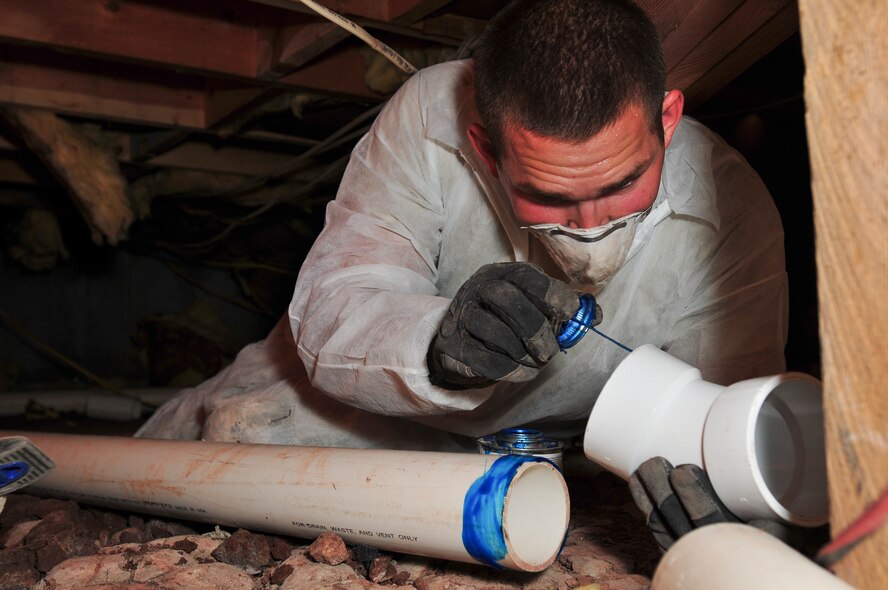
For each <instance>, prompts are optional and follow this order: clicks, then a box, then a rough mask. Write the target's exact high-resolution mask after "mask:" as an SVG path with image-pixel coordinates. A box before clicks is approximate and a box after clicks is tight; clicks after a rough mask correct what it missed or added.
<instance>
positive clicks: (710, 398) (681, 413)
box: [583, 345, 829, 526]
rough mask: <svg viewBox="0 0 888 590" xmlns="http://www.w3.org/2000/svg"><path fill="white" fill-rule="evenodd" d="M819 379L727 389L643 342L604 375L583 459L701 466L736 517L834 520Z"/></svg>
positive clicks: (813, 522) (797, 376)
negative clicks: (664, 461)
mask: <svg viewBox="0 0 888 590" xmlns="http://www.w3.org/2000/svg"><path fill="white" fill-rule="evenodd" d="M821 398H822V392H821V385H820V382H819V381H817V380H816V379H814V378H812V377H810V376H808V375H804V374H801V373H786V374H782V375H775V376H771V377H762V378H759V379H750V380H747V381H741V382H739V383H735V384H733V385H731V386H729V387H723V386H721V385H716V384H714V383H709V382H707V381H703V380H702V378H701V375H700V371H698V370H697V369H695V368H694V367H692V366H691V365H689V364H687V363H684V362H682V361H680V360H678V359H676V358H675V357H673V356H671V355H669V354H667V353H665V352H663V351H662V350H659V349H658V348H656V347H653V346H650V345H645V346H641V347H639V348H637V349H635V351H634V352H632V353H631V354H630V355H629V356H627V357H626V359H625V360H623V362H622V363H620V365H619V366H618V367H617V369H616V370H615V371H614V373H613V374H612V375H611V377H610V379H608V381H607V383H606V384H605V386H604V388H603V389H602V391H601V395H600V396H599V397H598V400H597V401H596V402H595V406H594V407H593V409H592V414H591V415H590V416H589V421H588V423H587V425H586V433H585V437H584V440H583V448H584V452H585V454H586V457H588V458H589V459H591V460H592V461H595V462H596V463H598V464H600V465H601V466H602V467H604V468H605V469H607V470H609V471H612V472H613V473H616V474H617V475H619V476H621V477H623V478H624V479H628V478H629V476H630V475H631V474H632V472H633V471H635V469H637V468H638V466H639V465H641V463H643V462H644V461H645V460H647V459H649V458H651V457H655V456H661V457H665V458H666V459H668V460H669V461H670V462H671V463H672V464H673V465H680V464H682V463H693V464H695V465H699V466H701V467H703V468H704V469H705V470H706V472H707V473H708V475H709V477H710V479H711V480H712V485H713V487H714V488H715V491H716V493H717V494H718V496H719V498H721V500H722V501H723V502H724V503H725V505H726V506H727V507H728V508H729V509H730V510H731V511H732V512H733V513H734V514H735V515H737V516H738V517H739V518H741V519H743V520H752V519H755V518H768V519H776V520H781V521H784V522H788V523H792V524H796V525H801V526H819V525H821V524H824V523H826V522H827V520H828V518H829V500H828V496H827V484H826V450H825V446H824V432H823V406H822V399H821Z"/></svg>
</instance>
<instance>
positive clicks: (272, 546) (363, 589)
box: [0, 473, 660, 590]
mask: <svg viewBox="0 0 888 590" xmlns="http://www.w3.org/2000/svg"><path fill="white" fill-rule="evenodd" d="M568 485H569V487H570V491H571V511H572V514H571V527H570V531H569V533H568V536H567V539H566V541H565V545H564V548H563V550H562V552H561V554H560V556H559V557H558V559H557V560H556V561H555V562H554V563H553V564H552V565H551V566H550V567H549V568H547V569H546V570H545V571H543V572H539V573H535V574H530V573H524V572H512V571H502V570H495V569H492V568H487V567H484V566H480V565H472V564H464V563H457V562H448V561H443V560H436V559H429V558H424V557H418V556H411V555H402V554H392V553H386V552H380V551H377V550H374V549H372V548H369V547H366V546H350V545H347V544H346V543H345V542H344V541H343V540H342V538H340V537H339V536H338V535H336V534H334V533H325V534H323V535H321V536H320V537H318V538H317V539H296V538H287V537H281V536H276V535H267V534H262V533H259V532H251V531H247V530H244V529H237V530H229V531H227V532H226V533H225V534H219V529H218V527H216V532H212V531H211V529H212V528H213V527H212V526H211V525H206V524H199V523H184V522H173V521H167V520H161V519H157V518H154V517H150V516H144V515H136V514H122V513H119V512H114V511H110V510H109V511H106V510H100V509H96V508H92V507H88V506H83V505H78V504H77V503H75V502H72V501H67V500H59V499H47V498H38V497H35V496H30V495H28V494H24V493H15V494H10V495H9V496H6V499H7V502H6V506H5V508H4V509H3V511H2V512H0V590H26V589H32V588H33V589H36V590H74V589H77V590H86V589H88V590H160V589H163V590H175V589H179V588H181V589H183V590H202V589H207V590H209V589H211V588H228V589H231V590H240V589H243V590H265V589H268V590H272V589H274V590H309V589H310V590H371V589H374V588H382V589H388V590H574V589H575V588H581V587H583V586H588V585H592V584H595V585H597V587H598V589H599V590H646V589H647V588H649V587H650V576H651V575H652V574H653V570H654V568H655V566H656V564H657V561H658V560H659V557H660V554H659V551H658V549H657V546H656V544H655V543H654V542H653V539H652V538H651V537H650V535H649V533H648V531H647V529H646V528H645V527H644V524H643V522H642V519H641V515H640V514H639V513H638V512H637V510H636V509H635V507H634V505H633V504H632V503H631V499H630V498H629V495H628V491H627V490H626V485H625V483H624V482H622V481H620V480H619V479H617V478H615V477H613V476H611V475H610V474H606V473H602V474H599V475H597V476H595V477H591V478H585V479H576V480H571V479H570V478H568ZM25 491H27V490H25Z"/></svg>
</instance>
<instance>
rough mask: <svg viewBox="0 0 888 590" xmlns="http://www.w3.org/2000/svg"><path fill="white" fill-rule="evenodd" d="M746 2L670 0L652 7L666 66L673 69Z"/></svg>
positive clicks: (741, 0)
mask: <svg viewBox="0 0 888 590" xmlns="http://www.w3.org/2000/svg"><path fill="white" fill-rule="evenodd" d="M742 3H743V0H704V1H701V2H694V1H693V0H669V1H667V2H657V3H656V5H655V6H652V7H651V10H652V12H651V14H653V15H654V22H655V23H656V25H657V30H658V31H659V32H660V40H661V43H662V44H663V55H664V57H665V59H666V67H667V68H668V69H670V70H671V69H672V68H673V67H674V66H675V65H677V64H678V63H680V62H681V61H682V60H683V59H685V57H687V55H688V54H689V53H690V52H691V51H692V50H693V49H694V48H695V47H696V46H697V45H699V44H700V43H701V42H702V41H703V40H704V39H705V38H706V37H707V36H708V35H709V34H710V33H711V32H712V31H713V29H715V28H717V27H718V26H719V25H720V24H721V23H722V22H724V20H725V19H726V18H728V16H730V15H731V13H732V12H734V11H735V10H736V9H737V7H738V6H740V5H741V4H742Z"/></svg>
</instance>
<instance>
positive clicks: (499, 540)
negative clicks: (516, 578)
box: [462, 455, 554, 569]
mask: <svg viewBox="0 0 888 590" xmlns="http://www.w3.org/2000/svg"><path fill="white" fill-rule="evenodd" d="M524 463H552V462H551V461H549V460H548V459H544V458H542V457H532V456H527V455H504V456H502V457H500V458H499V459H497V460H496V461H494V462H493V465H491V466H490V469H488V470H487V471H486V472H485V473H484V475H482V476H481V477H479V478H478V479H476V480H475V482H474V483H473V484H472V486H471V487H470V488H469V490H468V491H467V492H466V497H465V500H464V502H463V527H462V541H463V546H464V547H465V548H466V551H467V552H468V554H469V555H471V556H472V557H474V558H475V559H477V560H478V561H480V562H481V563H484V564H486V565H489V566H491V567H494V568H497V569H504V568H503V566H502V565H500V564H499V562H500V561H501V560H502V559H504V558H505V557H506V555H508V552H509V550H508V548H507V547H506V537H505V535H504V533H503V509H504V508H505V502H506V492H508V490H509V485H511V483H512V479H513V478H514V477H515V474H516V473H517V472H518V468H519V467H520V466H521V465H523V464H524ZM553 465H554V463H553Z"/></svg>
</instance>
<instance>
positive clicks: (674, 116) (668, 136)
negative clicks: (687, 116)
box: [662, 90, 684, 147]
mask: <svg viewBox="0 0 888 590" xmlns="http://www.w3.org/2000/svg"><path fill="white" fill-rule="evenodd" d="M682 112H684V94H682V92H681V90H670V91H669V92H667V93H666V97H665V98H664V99H663V115H662V118H663V144H664V145H665V146H667V147H668V146H669V142H671V141H672V135H673V134H674V133H675V129H676V128H677V127H678V122H679V121H681V114H682Z"/></svg>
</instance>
